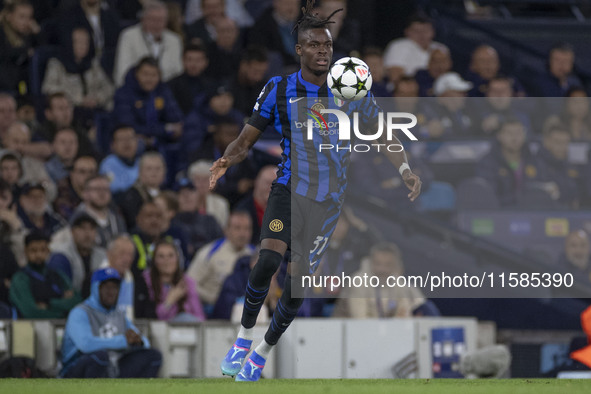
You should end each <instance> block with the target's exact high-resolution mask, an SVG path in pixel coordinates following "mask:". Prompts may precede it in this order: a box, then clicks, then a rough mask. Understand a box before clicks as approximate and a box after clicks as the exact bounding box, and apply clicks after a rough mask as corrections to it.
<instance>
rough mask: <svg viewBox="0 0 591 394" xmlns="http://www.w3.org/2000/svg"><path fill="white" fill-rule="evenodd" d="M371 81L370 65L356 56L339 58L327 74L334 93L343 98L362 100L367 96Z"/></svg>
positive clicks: (329, 85) (328, 82)
mask: <svg viewBox="0 0 591 394" xmlns="http://www.w3.org/2000/svg"><path fill="white" fill-rule="evenodd" d="M371 83H372V78H371V72H370V71H369V67H368V65H367V64H365V62H364V61H363V60H361V59H358V58H356V57H344V58H342V59H339V60H337V61H336V62H335V64H333V66H332V67H331V68H330V71H329V72H328V76H327V84H328V87H329V88H330V90H331V91H332V94H334V95H335V97H337V98H339V99H342V100H350V101H356V100H361V99H362V98H364V97H366V96H367V92H369V90H370V89H371Z"/></svg>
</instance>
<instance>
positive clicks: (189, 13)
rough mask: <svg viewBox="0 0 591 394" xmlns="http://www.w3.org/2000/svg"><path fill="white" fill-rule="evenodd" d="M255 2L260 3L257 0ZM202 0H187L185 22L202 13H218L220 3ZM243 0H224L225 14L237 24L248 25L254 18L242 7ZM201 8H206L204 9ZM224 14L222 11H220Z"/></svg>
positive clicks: (200, 16) (197, 17) (190, 21)
mask: <svg viewBox="0 0 591 394" xmlns="http://www.w3.org/2000/svg"><path fill="white" fill-rule="evenodd" d="M257 2H259V3H262V2H260V1H258V0H257ZM201 3H203V0H187V8H186V11H185V23H187V24H188V25H190V24H191V23H193V22H194V21H196V20H198V19H200V18H202V17H203V15H204V13H209V14H211V13H213V14H219V9H220V4H219V2H217V1H207V0H206V1H205V4H203V5H202V4H201ZM244 3H245V2H244V1H243V0H225V10H226V12H225V14H226V15H227V16H228V18H230V19H232V20H234V21H236V23H238V25H239V26H240V27H241V28H242V27H250V26H252V24H253V23H254V20H253V19H252V17H251V16H250V15H251V14H250V13H249V12H248V11H247V10H246V9H245V8H244ZM203 8H206V9H207V10H206V11H204V10H203ZM222 14H224V12H222Z"/></svg>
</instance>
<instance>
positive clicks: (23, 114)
mask: <svg viewBox="0 0 591 394" xmlns="http://www.w3.org/2000/svg"><path fill="white" fill-rule="evenodd" d="M1 116H2V115H0V117H1ZM16 120H19V121H21V122H23V123H24V124H26V125H27V127H28V128H29V130H31V135H37V134H38V132H37V130H39V129H40V128H41V123H40V122H39V120H38V118H37V110H36V108H35V99H34V98H33V97H32V96H21V97H19V98H18V99H17V100H16ZM0 123H2V122H1V121H0ZM0 130H1V126H0ZM0 136H1V134H0ZM0 138H1V137H0ZM44 145H45V146H44ZM29 147H30V148H33V149H38V152H37V153H36V154H39V157H40V158H41V159H44V158H45V157H46V155H47V152H46V151H45V148H46V147H47V149H50V148H49V144H48V143H46V142H31V144H30V145H29ZM32 154H33V155H35V152H32Z"/></svg>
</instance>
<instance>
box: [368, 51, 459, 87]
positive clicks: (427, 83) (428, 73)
mask: <svg viewBox="0 0 591 394" xmlns="http://www.w3.org/2000/svg"><path fill="white" fill-rule="evenodd" d="M451 68H452V60H451V54H450V53H449V49H447V47H442V48H438V49H435V50H433V51H431V54H430V56H429V63H428V64H427V68H426V69H420V70H418V71H417V73H416V74H415V79H416V81H417V83H418V84H419V95H420V96H421V97H434V96H435V94H434V92H433V84H434V83H435V80H436V79H437V78H439V77H440V76H442V75H443V74H445V73H448V72H450V71H451ZM372 74H373V71H372ZM372 90H373V86H372Z"/></svg>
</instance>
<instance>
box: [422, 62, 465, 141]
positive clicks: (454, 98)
mask: <svg viewBox="0 0 591 394" xmlns="http://www.w3.org/2000/svg"><path fill="white" fill-rule="evenodd" d="M471 87H472V84H471V83H470V82H467V81H464V80H463V79H462V77H460V75H459V74H457V73H453V72H451V73H446V74H443V75H442V76H440V77H439V78H437V80H436V81H435V83H434V84H433V93H434V94H435V96H436V97H437V101H436V103H434V105H433V106H432V108H431V110H432V111H433V114H432V115H431V119H432V122H430V124H429V127H428V132H429V137H430V139H441V138H458V137H468V136H471V135H472V134H473V128H474V124H473V120H472V118H471V117H470V114H469V111H468V110H467V109H466V92H467V91H468V90H470V88H471Z"/></svg>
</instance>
